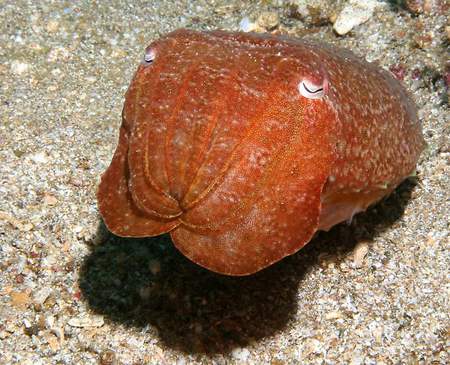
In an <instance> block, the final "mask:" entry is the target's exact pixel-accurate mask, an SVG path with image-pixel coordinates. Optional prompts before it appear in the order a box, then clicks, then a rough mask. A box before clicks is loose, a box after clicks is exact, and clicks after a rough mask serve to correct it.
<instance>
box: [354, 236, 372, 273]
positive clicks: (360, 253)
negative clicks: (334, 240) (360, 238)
mask: <svg viewBox="0 0 450 365" xmlns="http://www.w3.org/2000/svg"><path fill="white" fill-rule="evenodd" d="M368 252H369V245H368V244H367V242H359V243H358V244H357V245H356V247H355V249H354V250H353V265H354V266H355V268H357V269H360V268H362V267H363V266H364V258H365V257H366V255H367V253H368Z"/></svg>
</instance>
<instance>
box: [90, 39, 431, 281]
mask: <svg viewBox="0 0 450 365" xmlns="http://www.w3.org/2000/svg"><path fill="white" fill-rule="evenodd" d="M146 55H151V56H147V57H146V60H145V61H144V63H143V64H142V65H141V66H140V67H139V69H138V71H137V73H136V75H135V78H134V80H133V82H132V84H131V86H130V88H129V90H128V93H127V97H126V103H125V107H124V112H123V116H124V118H123V125H122V128H121V135H120V140H119V145H118V148H117V150H116V154H115V156H114V158H113V161H112V163H111V166H110V167H109V169H108V170H107V171H106V173H105V174H104V175H103V177H102V182H101V184H100V188H99V192H98V200H99V207H100V212H101V214H102V216H103V218H104V220H105V223H106V225H107V226H108V227H109V229H110V230H111V231H113V232H114V233H116V234H118V235H121V236H132V237H135V236H153V235H158V234H161V233H164V232H170V234H171V236H172V239H173V240H174V243H175V245H176V246H177V247H178V249H179V250H180V251H181V252H183V253H184V254H185V255H186V256H187V257H189V258H190V259H192V260H193V261H194V262H196V263H198V264H200V265H202V266H204V267H207V268H209V269H211V270H214V271H217V272H220V273H224V274H229V275H245V274H250V273H253V272H255V271H258V270H260V269H262V268H264V267H266V266H268V265H270V264H272V263H273V262H276V261H278V260H280V259H282V258H283V257H285V256H287V255H290V254H292V253H294V252H296V251H298V250H299V249H300V248H301V247H303V246H304V245H305V244H306V243H307V242H308V241H309V240H310V239H311V237H312V235H313V234H314V233H315V232H316V231H317V230H319V229H328V228H329V227H331V226H333V225H334V224H336V223H339V222H341V221H343V220H346V219H348V218H351V217H352V216H353V214H355V213H356V212H358V211H361V210H364V209H366V208H367V206H368V205H370V204H372V203H373V202H375V201H377V200H379V199H380V198H381V197H383V196H384V195H386V194H388V193H389V192H391V191H392V190H393V189H394V188H395V187H396V186H397V185H398V184H399V183H400V182H401V181H402V180H403V179H404V178H405V177H406V176H408V175H409V174H410V173H411V172H412V171H413V169H414V167H415V164H416V162H417V159H418V156H419V154H420V152H421V150H422V148H423V139H422V134H421V129H420V126H419V124H418V121H417V116H416V110H415V107H414V104H413V103H412V101H411V100H410V99H409V97H408V96H407V95H406V92H405V91H404V90H403V88H402V87H401V85H400V84H399V83H398V82H397V81H396V80H394V79H393V78H392V77H391V76H390V75H389V74H388V73H387V72H385V71H383V70H381V69H380V68H379V67H377V66H375V65H373V64H368V63H367V62H364V61H361V60H359V59H357V58H356V57H355V56H354V55H353V54H352V53H350V52H348V51H345V50H339V49H335V48H331V47H329V46H326V45H321V44H316V43H311V42H305V41H301V40H295V39H291V38H286V37H276V36H270V35H257V34H244V33H228V32H220V31H216V32H206V33H200V32H194V31H189V30H179V31H176V32H173V33H170V34H169V35H167V36H165V37H163V38H161V39H160V40H158V41H156V42H154V43H153V44H152V45H150V46H149V47H148V48H147V53H146ZM149 61H150V62H149ZM303 80H307V83H308V85H323V89H324V90H323V91H324V92H323V96H322V95H321V97H316V98H311V97H308V95H304V94H302V93H301V92H299V85H300V83H301V82H302V81H303ZM305 96H306V97H305Z"/></svg>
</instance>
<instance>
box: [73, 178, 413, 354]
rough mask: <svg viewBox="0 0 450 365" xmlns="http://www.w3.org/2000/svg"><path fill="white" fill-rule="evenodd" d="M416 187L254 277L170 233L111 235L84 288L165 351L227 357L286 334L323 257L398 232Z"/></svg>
mask: <svg viewBox="0 0 450 365" xmlns="http://www.w3.org/2000/svg"><path fill="white" fill-rule="evenodd" d="M414 186H415V182H414V181H411V180H407V181H405V182H404V183H403V184H401V185H400V186H399V187H398V188H397V190H396V191H395V192H394V193H393V194H391V195H390V197H389V198H387V199H386V200H384V201H382V202H381V203H379V204H377V205H376V206H375V207H373V208H371V209H369V210H368V211H367V212H365V213H363V214H359V215H358V216H357V217H355V219H354V221H353V223H352V224H351V225H350V226H348V225H346V224H340V225H338V226H336V227H334V228H333V229H332V230H331V231H330V232H320V233H319V234H317V235H316V237H315V238H314V239H313V240H312V241H311V242H310V243H309V244H308V245H307V246H306V247H305V248H303V249H302V250H301V251H299V252H298V253H296V254H295V255H292V256H290V257H287V258H285V259H284V260H282V261H281V262H279V263H277V264H275V265H273V266H271V267H269V268H267V269H265V270H263V271H261V272H259V273H257V274H254V275H251V276H247V277H227V276H222V275H218V274H214V273H212V272H209V271H207V270H205V269H203V268H201V267H199V266H197V265H195V264H193V263H192V262H190V261H189V260H188V259H186V258H185V257H184V256H182V255H181V254H180V253H179V252H178V251H177V250H176V249H175V248H174V246H173V245H172V243H171V240H170V237H169V236H168V235H164V236H160V237H156V238H146V239H130V238H120V237H116V236H114V235H112V234H109V236H108V238H107V240H106V242H105V243H104V244H102V245H100V246H93V247H92V252H91V253H90V254H89V255H88V256H87V257H86V258H85V261H84V263H83V265H82V268H81V272H80V279H79V280H80V281H79V285H80V288H81V291H82V294H83V297H84V300H86V301H87V303H88V304H89V306H90V308H91V310H92V311H93V312H95V313H99V314H103V315H104V316H105V317H106V318H108V319H109V320H110V321H114V322H118V323H121V324H123V325H126V326H134V327H136V328H138V329H139V330H143V331H148V332H151V333H155V331H157V333H158V335H159V338H160V339H161V341H162V342H163V343H164V344H165V345H166V346H169V347H171V348H173V349H177V350H181V351H184V352H187V353H210V354H214V353H225V352H228V351H229V350H231V349H232V348H233V347H235V346H245V345H246V344H248V343H249V342H252V341H257V340H258V339H261V338H264V337H267V336H272V335H273V334H275V333H276V332H277V331H280V330H283V328H285V327H286V325H287V324H288V323H289V321H290V320H291V319H292V318H293V317H294V316H295V315H296V313H297V296H298V295H301V287H302V283H303V279H304V277H305V275H306V274H307V272H308V271H309V270H310V269H311V268H312V267H313V266H314V265H315V264H317V261H318V256H319V255H320V254H321V253H325V252H326V253H327V254H330V255H336V256H337V253H339V254H340V256H341V257H342V254H344V255H345V253H348V252H351V251H352V249H353V248H354V246H355V245H356V243H357V242H358V241H359V240H361V239H369V240H370V239H372V238H373V237H374V236H376V235H378V234H379V233H380V232H382V231H383V230H385V229H386V228H387V227H389V226H391V225H392V224H393V222H395V221H396V220H397V219H398V218H399V217H401V215H402V214H403V211H404V208H405V206H406V204H407V202H408V200H409V198H410V196H411V193H412V190H413V187H414ZM99 229H103V230H105V229H106V228H105V227H104V226H103V225H101V226H100V227H99Z"/></svg>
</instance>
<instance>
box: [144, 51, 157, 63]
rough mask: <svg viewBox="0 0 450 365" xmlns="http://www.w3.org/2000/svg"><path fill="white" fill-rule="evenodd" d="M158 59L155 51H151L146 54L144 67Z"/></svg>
mask: <svg viewBox="0 0 450 365" xmlns="http://www.w3.org/2000/svg"><path fill="white" fill-rule="evenodd" d="M155 57H156V52H155V50H154V49H152V48H151V49H149V50H147V51H146V52H145V55H144V65H150V64H152V63H153V61H154V60H155Z"/></svg>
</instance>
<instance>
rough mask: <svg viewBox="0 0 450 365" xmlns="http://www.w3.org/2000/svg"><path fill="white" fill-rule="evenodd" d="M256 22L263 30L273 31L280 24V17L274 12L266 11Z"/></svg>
mask: <svg viewBox="0 0 450 365" xmlns="http://www.w3.org/2000/svg"><path fill="white" fill-rule="evenodd" d="M256 22H257V23H258V25H259V26H260V27H261V28H264V29H266V30H273V29H275V28H276V27H277V26H278V24H279V23H280V17H279V15H278V13H275V12H274V11H265V12H263V13H261V15H260V16H259V17H258V19H257V21H256Z"/></svg>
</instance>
